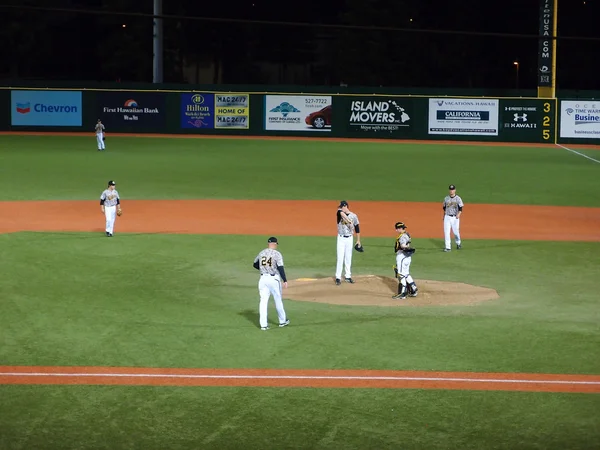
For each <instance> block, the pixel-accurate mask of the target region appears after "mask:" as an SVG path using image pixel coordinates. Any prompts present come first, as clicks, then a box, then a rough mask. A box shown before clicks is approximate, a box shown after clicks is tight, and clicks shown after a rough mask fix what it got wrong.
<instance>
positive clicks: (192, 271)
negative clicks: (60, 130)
mask: <svg viewBox="0 0 600 450" xmlns="http://www.w3.org/2000/svg"><path fill="white" fill-rule="evenodd" d="M107 142H108V145H109V147H108V148H109V150H108V151H107V152H106V153H98V152H96V151H95V148H94V136H93V135H90V137H89V138H79V137H77V138H72V137H71V138H66V137H45V136H44V137H42V136H40V137H35V136H28V137H25V136H11V137H8V136H0V175H1V176H2V178H3V200H46V199H48V200H51V199H52V200H62V199H64V200H70V199H82V200H90V204H95V202H96V201H97V198H98V196H99V194H100V191H101V189H102V188H103V187H104V186H105V184H106V181H107V180H109V179H116V180H117V182H118V183H119V184H118V186H119V191H120V193H121V195H122V197H123V199H124V201H125V200H127V199H169V198H174V199H186V198H234V199H238V198H242V199H263V198H266V199H324V200H331V201H339V200H340V199H342V198H346V199H348V200H402V201H435V202H441V200H442V198H443V196H444V195H445V193H446V188H447V185H448V184H449V183H455V184H457V185H458V187H459V193H460V194H461V195H462V196H463V198H464V200H465V202H466V203H467V205H468V204H469V203H521V204H532V205H542V204H548V205H569V206H577V205H580V206H594V207H598V206H600V200H599V199H598V196H597V192H598V188H599V187H600V181H599V180H600V177H599V176H598V171H599V170H600V167H599V165H598V164H596V163H594V162H592V161H589V160H586V159H585V158H582V157H580V156H577V155H574V154H572V153H569V152H567V151H566V150H563V149H560V148H556V149H553V148H546V149H543V148H520V147H488V146H464V147H461V146H456V145H452V146H444V145H437V144H424V145H412V144H394V143H388V142H386V143H382V144H373V143H368V144H367V143H334V142H313V141H259V140H253V141H243V140H217V139H210V140H208V139H207V140H203V139H197V140H195V139H148V138H111V137H109V140H108V141H107ZM594 155H595V153H594V154H590V156H592V157H594ZM557 219H561V218H560V217H557ZM502 220H504V223H505V225H506V226H507V227H510V218H503V219H502ZM548 226H558V227H559V231H560V232H563V233H568V232H569V230H568V220H565V223H560V221H559V223H558V224H556V225H555V224H549V225H548ZM117 231H118V230H117ZM417 235H418V233H417ZM363 243H364V244H365V248H366V252H365V253H364V254H360V255H359V254H355V259H354V266H353V268H354V270H353V272H354V274H356V275H361V274H380V275H391V265H392V264H393V263H394V261H393V255H392V254H391V252H390V247H391V242H390V240H389V239H371V238H368V237H367V236H365V237H364V242H363ZM414 244H415V247H417V248H418V249H419V250H418V253H416V254H415V256H414V257H413V264H412V267H411V271H412V273H413V276H414V277H415V278H416V279H435V280H446V281H460V282H465V283H470V284H475V285H481V286H487V287H492V288H495V289H497V290H498V292H499V294H500V297H501V298H500V299H499V300H497V301H491V302H486V303H483V304H481V305H478V306H470V307H467V306H462V307H415V308H409V307H396V308H388V307H385V308H384V307H350V306H334V305H328V304H317V303H308V302H299V301H291V300H289V299H286V300H285V306H286V310H287V312H288V314H289V316H290V318H291V320H292V325H291V326H290V327H287V328H285V329H279V328H276V329H273V330H271V331H269V332H267V333H264V332H261V331H260V330H259V329H258V323H257V322H258V311H257V308H258V292H257V286H256V284H257V280H258V277H257V273H256V271H255V270H254V269H253V268H252V266H251V263H252V260H253V258H254V256H255V255H256V254H257V253H258V251H260V250H261V249H262V248H263V247H264V245H265V244H264V236H258V237H257V236H194V235H159V234H148V235H145V234H122V233H117V234H116V235H115V237H114V238H112V239H106V238H105V237H103V235H102V234H101V233H15V234H5V235H0V273H1V274H2V281H1V282H0V330H1V336H2V341H1V345H0V364H2V365H116V366H140V367H142V366H143V367H223V368H227V367H231V368H242V367H258V368H295V369H308V368H317V369H325V368H334V369H341V368H350V369H359V368H365V369H367V368H368V369H399V370H451V371H494V372H496V371H498V372H511V371H514V372H554V373H588V374H600V325H599V324H600V307H599V306H598V292H600V279H599V278H598V275H597V272H598V267H600V243H585V242H578V243H569V242H512V241H492V240H490V241H474V240H471V239H469V238H468V236H467V235H465V236H464V245H463V250H461V252H456V251H454V252H452V253H450V254H445V253H442V252H440V248H441V242H440V241H439V240H435V239H415V240H414ZM281 250H282V252H283V253H284V257H285V261H286V266H287V272H288V275H289V276H290V278H298V277H330V276H332V274H333V269H334V265H335V238H334V237H331V238H307V237H285V238H282V239H281ZM352 287H353V286H349V285H344V286H342V288H343V289H351V288H352ZM274 313H275V312H274V309H273V308H272V307H271V309H270V320H271V323H273V322H274V320H275V314H274ZM599 398H600V397H598V396H597V395H579V394H542V393H506V392H461V391H420V390H379V389H365V390H360V389H356V390H351V389H338V390H336V389H334V390H325V389H323V390H320V389H262V388H168V387H161V388H150V387H116V386H103V387H97V386H0V400H1V404H2V414H0V448H2V449H3V450H4V449H71V448H73V449H75V448H78V449H79V448H94V449H100V448H111V449H117V448H118V449H120V448H128V449H129V448H144V449H153V448H156V449H159V448H160V449H177V448H215V449H237V448H268V447H271V446H274V447H277V448H314V449H329V448H331V449H354V448H356V449H365V448H377V449H386V448H390V449H391V448H393V449H403V450H404V449H427V450H429V449H439V448H442V449H483V448H485V449H488V448H490V449H511V450H512V449H561V450H562V449H566V448H568V449H588V448H589V449H591V448H595V447H594V444H595V443H597V442H598V440H599V439H600V420H599V414H598V411H599V410H600V404H599V402H600V400H599Z"/></svg>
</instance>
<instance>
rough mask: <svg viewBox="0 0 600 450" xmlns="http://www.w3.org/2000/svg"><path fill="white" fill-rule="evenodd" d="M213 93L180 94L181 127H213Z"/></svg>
mask: <svg viewBox="0 0 600 450" xmlns="http://www.w3.org/2000/svg"><path fill="white" fill-rule="evenodd" d="M214 127H215V95H214V94H206V93H198V94H194V93H189V94H181V128H214Z"/></svg>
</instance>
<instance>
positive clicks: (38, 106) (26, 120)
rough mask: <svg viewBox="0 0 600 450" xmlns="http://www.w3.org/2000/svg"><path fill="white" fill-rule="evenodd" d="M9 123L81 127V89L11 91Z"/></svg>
mask: <svg viewBox="0 0 600 450" xmlns="http://www.w3.org/2000/svg"><path fill="white" fill-rule="evenodd" d="M10 97H11V101H10V103H11V106H10V115H11V125H14V126H36V127H80V126H81V121H82V120H81V110H82V108H81V91H11V93H10Z"/></svg>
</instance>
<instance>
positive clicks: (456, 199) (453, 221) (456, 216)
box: [442, 184, 464, 252]
mask: <svg viewBox="0 0 600 450" xmlns="http://www.w3.org/2000/svg"><path fill="white" fill-rule="evenodd" d="M448 189H449V190H450V194H449V195H446V198H444V203H443V205H442V207H443V208H444V251H445V252H449V251H450V250H452V245H451V244H450V230H452V232H453V233H454V239H455V241H456V249H457V250H460V249H461V248H462V246H461V240H460V215H461V214H462V210H463V206H464V204H463V201H462V198H460V196H458V195H456V186H454V185H453V184H451V185H450V186H448Z"/></svg>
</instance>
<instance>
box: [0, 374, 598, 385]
mask: <svg viewBox="0 0 600 450" xmlns="http://www.w3.org/2000/svg"><path fill="white" fill-rule="evenodd" d="M2 376H14V377H107V378H112V377H123V378H184V379H186V378H187V379H198V378H208V379H240V380H362V381H456V382H462V383H517V384H518V383H529V384H568V385H576V384H584V385H600V381H569V380H507V379H496V378H444V377H375V376H372V377H369V376H364V377H361V376H320V375H317V376H310V375H193V374H190V375H183V374H159V373H43V372H0V377H2Z"/></svg>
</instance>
